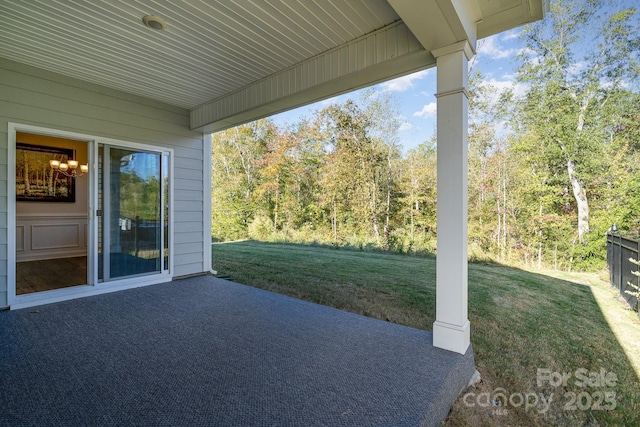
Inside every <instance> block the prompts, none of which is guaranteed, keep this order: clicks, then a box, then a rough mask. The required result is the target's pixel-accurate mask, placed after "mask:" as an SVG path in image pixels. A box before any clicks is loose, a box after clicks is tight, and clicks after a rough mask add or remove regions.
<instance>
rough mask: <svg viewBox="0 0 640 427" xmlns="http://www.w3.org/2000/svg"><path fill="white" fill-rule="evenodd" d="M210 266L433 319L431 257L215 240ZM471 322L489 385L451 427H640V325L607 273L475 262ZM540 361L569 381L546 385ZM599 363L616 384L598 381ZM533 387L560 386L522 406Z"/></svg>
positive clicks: (414, 321) (301, 293)
mask: <svg viewBox="0 0 640 427" xmlns="http://www.w3.org/2000/svg"><path fill="white" fill-rule="evenodd" d="M213 265H214V268H216V269H217V270H218V274H219V275H229V276H231V279H232V280H234V281H236V282H239V283H243V284H246V285H250V286H255V287H259V288H262V289H267V290H270V291H273V292H278V293H282V294H286V295H289V296H293V297H296V298H300V299H304V300H307V301H312V302H316V303H319V304H324V305H329V306H332V307H336V308H339V309H342V310H347V311H351V312H354V313H358V314H363V315H365V316H370V317H374V318H378V319H381V320H386V321H389V322H394V323H399V324H402V325H406V326H411V327H414V328H419V329H426V330H431V329H432V324H433V321H434V320H435V259H434V258H425V257H412V256H407V255H392V254H382V253H370V252H359V251H350V250H344V249H332V248H328V247H314V246H302V245H286V244H274V243H262V242H252V241H246V242H234V243H225V244H215V245H213ZM469 320H470V321H471V328H472V332H471V341H472V344H473V348H474V353H475V358H476V367H477V369H478V371H479V372H480V374H481V376H482V381H481V382H480V383H478V384H476V386H475V387H474V389H472V390H470V392H472V393H475V395H469V396H468V397H467V400H466V401H465V400H464V399H463V397H464V396H461V398H460V399H458V401H457V402H456V403H455V404H454V406H453V408H452V411H451V414H450V416H449V417H448V418H447V420H446V422H445V424H446V425H449V426H467V425H494V426H498V425H500V426H502V425H549V424H553V425H569V426H573V425H576V426H585V425H587V426H596V425H615V426H617V425H640V382H639V379H638V378H639V377H640V321H639V319H638V317H637V315H636V314H635V313H634V312H632V311H631V310H628V309H626V308H625V307H624V306H623V305H622V304H621V303H620V302H619V301H618V299H617V298H616V293H615V292H614V291H613V290H612V289H611V288H610V287H609V286H608V284H606V283H605V282H603V280H602V278H601V277H599V276H598V275H595V274H577V273H572V274H570V275H569V274H566V273H560V272H543V273H540V272H531V271H524V270H520V269H516V268H510V267H505V266H499V265H493V264H479V263H471V264H470V265H469ZM539 368H541V369H548V370H549V371H548V372H558V373H570V374H571V378H569V379H568V380H567V382H566V384H565V385H559V386H556V387H553V386H552V385H551V384H550V383H549V382H548V381H545V382H544V383H543V384H541V385H539V384H538V383H537V372H538V369H539ZM579 369H584V370H585V371H578V373H586V375H587V376H590V375H591V377H590V379H592V382H591V384H590V385H587V386H584V387H583V386H581V384H580V383H581V381H580V378H577V377H576V373H577V372H576V371H577V370H579ZM602 370H604V371H605V372H606V373H613V374H615V376H616V380H615V381H609V385H605V384H602V382H600V383H597V381H598V378H600V377H599V376H596V373H598V374H600V373H601V372H602ZM611 375H612V374H609V380H612V377H611ZM531 393H535V394H536V399H538V402H540V400H539V398H538V397H537V396H540V395H542V396H543V397H544V398H545V399H548V398H549V396H550V395H551V394H552V393H553V398H552V400H551V405H550V407H549V409H548V410H546V411H544V412H542V410H543V405H542V404H541V403H539V404H538V405H534V406H532V407H530V408H528V409H525V407H524V405H522V406H519V405H518V403H519V398H520V396H527V395H528V397H527V398H528V399H529V401H530V402H531V403H534V397H533V394H531ZM572 393H574V394H572ZM611 393H615V395H613V394H611ZM573 396H575V397H576V398H579V399H580V400H576V402H575V403H574V404H573V405H572V404H571V403H572V402H571V400H572V397H573ZM496 397H497V398H498V401H502V402H503V405H502V406H496V405H495V404H493V403H492V401H493V400H494V398H496ZM509 398H511V402H509ZM486 403H489V404H488V405H487V404H486ZM598 403H600V405H598ZM470 404H473V406H471V405H470ZM514 404H515V405H514ZM614 406H615V407H614Z"/></svg>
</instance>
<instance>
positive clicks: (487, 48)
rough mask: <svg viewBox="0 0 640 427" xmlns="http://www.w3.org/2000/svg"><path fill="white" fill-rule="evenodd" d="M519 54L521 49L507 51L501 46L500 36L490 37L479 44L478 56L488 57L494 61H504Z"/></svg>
mask: <svg viewBox="0 0 640 427" xmlns="http://www.w3.org/2000/svg"><path fill="white" fill-rule="evenodd" d="M518 53H519V49H514V48H511V49H505V48H503V47H502V46H500V43H499V39H498V36H490V37H487V38H485V39H482V40H481V41H479V42H478V56H480V55H487V56H489V57H490V58H492V59H503V58H510V57H514V56H516V55H517V54H518Z"/></svg>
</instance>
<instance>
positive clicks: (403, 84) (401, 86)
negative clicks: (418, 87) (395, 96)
mask: <svg viewBox="0 0 640 427" xmlns="http://www.w3.org/2000/svg"><path fill="white" fill-rule="evenodd" d="M430 71H431V70H422V71H418V72H417V73H413V74H409V75H407V76H402V77H398V78H397V79H393V80H389V81H387V82H384V83H382V84H381V86H382V89H383V90H385V91H389V92H404V91H406V90H408V89H411V88H412V87H413V86H414V85H415V83H414V82H415V81H416V80H420V79H422V78H423V77H425V76H427V75H428V74H429V72H430Z"/></svg>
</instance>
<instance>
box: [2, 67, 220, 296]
mask: <svg viewBox="0 0 640 427" xmlns="http://www.w3.org/2000/svg"><path fill="white" fill-rule="evenodd" d="M9 122H13V123H18V124H22V125H32V126H39V127H44V128H49V129H52V130H62V131H68V132H77V133H81V134H86V135H91V136H95V137H104V138H111V139H117V140H121V141H130V142H136V143H147V144H151V145H156V146H161V147H168V148H172V149H173V150H174V174H173V178H174V206H173V209H174V271H173V275H174V276H181V275H186V274H193V273H199V272H202V271H204V270H205V268H206V263H205V262H204V240H203V239H204V229H203V224H204V218H205V217H204V214H203V211H204V208H205V206H206V203H204V199H203V196H204V194H203V193H204V188H205V186H204V182H203V176H204V175H203V167H204V161H203V159H204V158H205V157H204V153H203V149H204V147H205V146H206V144H205V143H204V137H205V136H204V135H203V134H201V133H199V132H193V131H191V130H190V129H189V112H188V110H185V109H181V108H178V107H173V106H170V105H166V104H162V103H159V102H156V101H153V100H150V99H146V98H142V97H137V96H134V95H130V94H127V93H123V92H119V91H116V90H112V89H108V88H105V87H102V86H98V85H94V84H90V83H86V82H83V81H80V80H76V79H73V78H70V77H65V76H61V75H58V74H54V73H50V72H47V71H43V70H40V69H38V68H34V67H30V66H26V65H23V64H19V63H16V62H11V61H7V60H5V59H1V58H0V181H1V182H0V307H5V306H6V305H7V289H8V288H7V286H8V284H7V267H8V266H7V255H8V254H7V251H8V246H7V209H8V206H9V203H8V200H7V191H8V188H7V173H8V172H9V171H7V163H8V161H7V159H8V152H7V147H8V123H9ZM208 157H209V153H207V159H208ZM207 196H208V195H207Z"/></svg>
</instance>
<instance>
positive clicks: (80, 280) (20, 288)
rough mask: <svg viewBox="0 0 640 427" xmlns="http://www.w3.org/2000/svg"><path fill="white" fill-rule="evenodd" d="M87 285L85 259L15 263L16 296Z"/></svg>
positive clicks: (84, 257)
mask: <svg viewBox="0 0 640 427" xmlns="http://www.w3.org/2000/svg"><path fill="white" fill-rule="evenodd" d="M86 283H87V257H86V256H82V257H74V258H56V259H47V260H41V261H24V262H18V263H16V294H17V295H24V294H29V293H32V292H42V291H50V290H53V289H60V288H67V287H70V286H77V285H85V284H86Z"/></svg>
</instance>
